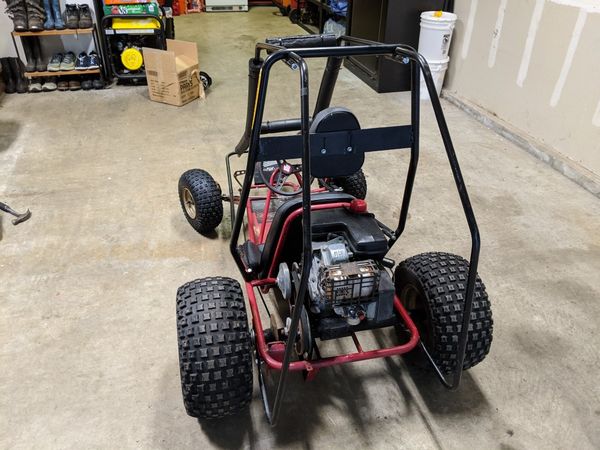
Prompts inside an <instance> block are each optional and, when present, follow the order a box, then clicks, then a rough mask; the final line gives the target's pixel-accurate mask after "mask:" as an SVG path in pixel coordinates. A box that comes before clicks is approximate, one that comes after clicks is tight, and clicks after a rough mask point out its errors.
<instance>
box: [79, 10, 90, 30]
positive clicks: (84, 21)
mask: <svg viewBox="0 0 600 450" xmlns="http://www.w3.org/2000/svg"><path fill="white" fill-rule="evenodd" d="M79 28H92V12H91V11H90V7H89V6H88V5H79Z"/></svg>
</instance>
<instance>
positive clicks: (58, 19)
mask: <svg viewBox="0 0 600 450" xmlns="http://www.w3.org/2000/svg"><path fill="white" fill-rule="evenodd" d="M50 2H51V3H52V12H53V13H54V28H55V29H57V30H64V29H65V22H63V19H62V13H61V12H60V3H59V0H50Z"/></svg>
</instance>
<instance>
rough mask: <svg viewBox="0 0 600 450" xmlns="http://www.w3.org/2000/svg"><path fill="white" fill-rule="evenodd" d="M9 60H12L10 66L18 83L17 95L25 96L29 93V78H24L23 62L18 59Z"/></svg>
mask: <svg viewBox="0 0 600 450" xmlns="http://www.w3.org/2000/svg"><path fill="white" fill-rule="evenodd" d="M9 60H10V66H11V69H12V73H13V75H14V77H15V80H16V82H17V93H18V94H25V93H26V92H28V91H29V82H28V81H27V78H25V76H24V71H23V67H22V63H21V60H20V59H18V58H9Z"/></svg>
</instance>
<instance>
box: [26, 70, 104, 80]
mask: <svg viewBox="0 0 600 450" xmlns="http://www.w3.org/2000/svg"><path fill="white" fill-rule="evenodd" d="M99 73H100V69H87V70H58V71H56V72H50V71H49V70H46V71H44V72H25V76H26V77H27V78H37V77H66V76H69V75H96V74H99Z"/></svg>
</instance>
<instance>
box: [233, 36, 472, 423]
mask: <svg viewBox="0 0 600 450" xmlns="http://www.w3.org/2000/svg"><path fill="white" fill-rule="evenodd" d="M286 39H288V38H282V39H278V40H277V41H279V42H283V41H285V40H286ZM289 39H290V41H289V45H286V46H285V47H284V46H283V45H275V44H273V43H268V42H266V43H257V44H256V50H255V57H254V59H251V60H250V73H249V90H248V112H247V120H246V130H245V133H244V135H243V136H242V139H241V140H240V142H239V143H238V145H237V146H236V150H235V152H232V153H230V154H228V155H227V158H226V164H227V169H228V180H229V191H230V200H233V187H232V183H231V174H230V170H229V169H230V164H229V159H230V158H231V157H232V156H233V155H238V156H241V155H242V154H244V153H247V154H248V160H247V164H246V171H245V178H244V183H243V186H242V189H241V192H240V197H239V202H238V209H237V213H235V210H234V206H233V201H231V213H232V224H233V225H232V235H231V241H230V251H231V254H232V256H233V258H234V260H235V262H236V264H237V266H238V268H239V269H240V272H241V274H242V276H243V277H244V279H245V280H246V281H249V280H250V279H251V278H252V277H253V274H252V272H251V270H249V269H248V268H247V267H246V266H245V265H244V262H243V260H242V257H241V256H240V253H239V250H238V239H239V236H240V232H241V230H242V225H243V219H244V211H245V209H246V205H247V202H248V198H249V193H250V189H251V186H252V180H253V173H254V167H255V166H256V163H257V161H260V160H263V158H265V159H266V156H265V155H264V154H262V155H261V151H262V146H261V134H269V133H281V132H286V131H300V132H301V133H300V136H298V137H297V138H298V139H301V144H302V145H301V153H300V154H298V155H295V156H294V157H301V158H302V185H303V186H302V187H303V191H302V235H303V257H302V259H301V261H302V268H301V278H300V283H299V286H298V289H297V296H296V299H304V298H305V296H306V289H307V284H308V276H309V273H310V265H311V262H312V258H311V254H312V245H311V243H312V239H311V235H312V229H311V192H310V184H311V176H310V174H311V136H310V133H309V128H310V115H309V83H308V67H307V64H306V61H305V58H319V57H327V58H328V60H327V65H326V67H325V71H324V74H323V78H322V80H321V85H320V88H319V94H318V97H317V102H316V105H315V111H314V114H313V117H314V115H316V114H317V113H318V112H319V111H322V110H323V109H325V108H327V107H329V104H330V101H331V98H332V95H333V89H334V87H335V83H336V81H337V75H338V72H339V69H340V66H341V63H342V61H343V58H344V57H348V56H367V55H372V56H381V57H387V58H391V59H392V60H395V61H397V62H398V63H402V64H410V66H411V124H410V125H408V126H402V127H396V128H409V129H408V133H409V135H408V139H409V142H408V144H409V145H407V146H406V148H410V162H409V165H408V171H407V177H406V183H405V189H404V194H403V198H402V207H401V212H400V218H399V221H398V226H397V228H396V230H395V231H394V232H393V235H392V236H391V237H390V239H389V241H388V246H389V248H391V247H392V246H393V245H394V243H395V242H396V241H397V240H398V238H399V237H400V236H401V235H402V233H403V231H404V229H405V226H406V220H407V217H408V209H409V204H410V198H411V194H412V189H413V185H414V179H415V174H416V171H417V165H418V160H419V115H420V77H421V72H422V73H423V76H424V80H425V85H426V87H427V90H428V92H429V96H430V99H431V105H432V108H433V111H434V114H435V118H436V121H437V124H438V128H439V131H440V135H441V137H442V141H443V144H444V148H445V150H446V155H447V157H448V161H449V163H450V168H451V170H452V175H453V177H454V182H455V184H456V188H457V190H458V194H459V197H460V201H461V204H462V208H463V211H464V214H465V217H466V220H467V224H468V227H469V231H470V234H471V255H470V263H469V274H468V278H467V290H466V298H465V305H464V310H463V318H462V325H461V331H460V336H459V347H458V354H457V361H456V369H455V370H454V372H453V374H452V376H451V380H448V379H447V378H446V376H444V374H443V373H442V371H441V370H440V368H439V367H438V365H437V364H436V363H435V361H434V360H433V358H432V356H431V354H430V353H429V351H428V349H427V348H426V346H425V344H424V343H423V341H422V340H421V341H420V342H419V344H420V347H421V349H422V350H423V351H424V353H425V355H426V356H427V358H428V360H429V362H430V363H431V365H432V366H433V368H434V370H435V372H436V374H437V376H438V378H439V379H440V381H441V383H442V384H443V385H444V386H445V387H446V388H448V389H451V390H454V389H457V388H458V386H459V384H460V381H461V375H462V367H463V362H464V357H465V352H466V346H467V337H468V331H469V321H470V316H471V311H472V306H473V292H474V289H475V282H476V277H477V266H478V262H479V251H480V246H481V243H480V236H479V230H478V227H477V222H476V219H475V215H474V213H473V209H472V207H471V202H470V200H469V195H468V193H467V188H466V185H465V182H464V179H463V176H462V173H461V170H460V166H459V163H458V159H457V157H456V152H455V150H454V146H453V144H452V139H451V137H450V132H449V130H448V125H447V123H446V120H445V117H444V113H443V111H442V106H441V103H440V100H439V97H438V95H437V92H436V88H435V84H434V81H433V78H432V76H431V71H430V69H429V65H428V64H427V61H426V60H425V58H424V57H423V56H422V55H420V54H419V53H418V52H417V51H416V50H415V49H414V48H412V47H410V46H407V45H401V44H381V43H378V42H373V41H369V40H365V39H360V38H355V37H350V36H342V37H340V38H338V39H337V42H336V40H335V38H334V37H333V36H331V35H317V36H314V35H313V36H296V37H293V38H289ZM332 42H334V45H335V43H337V46H323V44H326V45H331V43H332ZM263 51H264V52H266V53H267V54H268V56H267V57H266V58H265V59H264V60H263V59H261V53H262V52H263ZM278 61H284V62H285V63H286V64H287V65H288V66H289V67H290V68H292V69H293V70H296V69H299V74H300V113H301V117H300V118H299V119H285V120H276V121H270V122H265V123H263V122H262V120H263V113H264V108H265V102H266V96H267V85H268V82H269V74H270V71H271V68H272V67H273V65H274V64H275V63H276V62H278ZM391 128H392V127H390V129H391ZM404 138H406V136H404ZM366 151H372V150H366ZM287 158H290V156H289V151H288V155H287ZM294 304H298V303H294ZM303 307H304V305H303V302H300V303H299V307H297V308H293V312H292V319H291V324H290V327H289V330H290V332H289V336H288V340H287V342H286V346H285V353H284V357H283V363H282V368H281V374H280V377H279V381H278V383H277V392H276V394H275V399H274V402H273V407H272V408H271V407H270V406H269V400H268V398H266V389H265V390H264V391H263V395H264V396H265V397H264V398H263V402H264V405H265V412H266V415H267V419H268V420H269V422H270V423H271V425H275V424H276V422H277V419H278V416H279V412H280V409H281V402H282V398H283V396H284V393H285V387H286V380H287V374H288V368H289V364H290V360H291V356H292V351H293V348H294V346H293V345H291V343H293V342H295V339H296V334H297V330H298V323H299V320H300V316H301V312H302V308H303ZM259 370H260V368H259Z"/></svg>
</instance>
